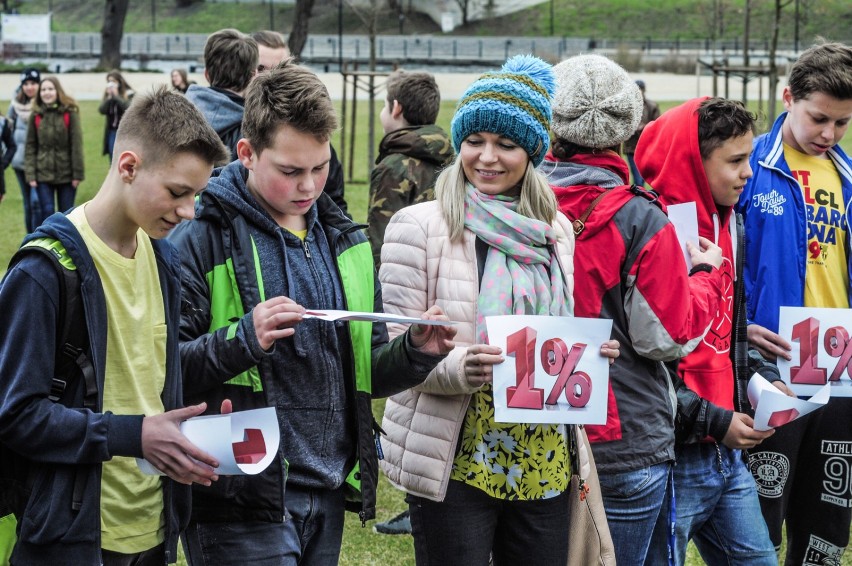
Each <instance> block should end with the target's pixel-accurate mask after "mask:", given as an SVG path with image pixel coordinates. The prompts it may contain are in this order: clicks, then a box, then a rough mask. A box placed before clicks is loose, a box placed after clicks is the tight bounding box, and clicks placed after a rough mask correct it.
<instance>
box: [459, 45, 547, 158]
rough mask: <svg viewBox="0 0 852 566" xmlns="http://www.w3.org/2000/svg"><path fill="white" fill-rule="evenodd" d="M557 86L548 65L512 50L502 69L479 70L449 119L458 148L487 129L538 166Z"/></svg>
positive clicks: (542, 156)
mask: <svg viewBox="0 0 852 566" xmlns="http://www.w3.org/2000/svg"><path fill="white" fill-rule="evenodd" d="M555 90H556V79H555V78H554V76H553V71H552V68H551V66H550V65H549V64H548V63H545V62H544V61H542V60H541V59H539V58H538V57H533V56H532V55H516V56H514V57H512V58H510V59H509V60H508V61H506V63H505V64H504V65H503V68H502V69H500V71H498V72H494V73H486V74H484V75H482V76H481V77H479V78H478V79H477V80H476V81H475V82H474V83H473V84H472V85H470V86H469V87H468V89H467V90H466V91H465V93H464V94H463V95H462V98H461V100H460V101H459V104H458V107H456V113H455V115H454V116H453V120H452V123H451V124H450V129H451V131H452V136H453V147H455V149H456V153H458V152H459V147H460V146H461V142H463V141H464V140H465V138H467V137H468V136H469V135H471V134H475V133H477V132H490V133H492V134H498V135H501V136H505V137H507V138H509V139H510V140H512V141H513V142H515V143H516V144H518V145H519V146H521V147H522V148H524V150H525V151H526V152H527V155H529V156H530V159H531V160H532V162H533V165H535V166H538V165H539V164H540V163H541V162H542V160H543V159H544V156H545V154H546V153H547V150H548V148H549V147H550V133H549V132H550V120H551V109H550V100H551V98H553V94H554V92H555Z"/></svg>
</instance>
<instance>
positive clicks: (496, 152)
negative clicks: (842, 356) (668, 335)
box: [379, 56, 618, 565]
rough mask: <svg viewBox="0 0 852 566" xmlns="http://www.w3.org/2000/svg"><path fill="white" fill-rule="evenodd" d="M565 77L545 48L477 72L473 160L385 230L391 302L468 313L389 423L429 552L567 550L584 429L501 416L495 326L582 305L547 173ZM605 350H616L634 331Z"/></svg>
mask: <svg viewBox="0 0 852 566" xmlns="http://www.w3.org/2000/svg"><path fill="white" fill-rule="evenodd" d="M553 88H554V79H553V74H552V71H551V68H550V65H548V64H547V63H545V62H543V61H541V60H540V59H537V58H535V57H530V56H518V57H513V58H512V59H510V60H509V61H507V62H506V64H505V65H504V66H503V68H502V69H501V71H499V72H496V73H488V74H486V75H483V76H482V77H480V79H478V80H477V81H476V82H474V83H473V84H472V85H471V86H470V87H469V88H468V90H467V91H466V93H465V94H464V95H463V97H462V99H461V102H460V103H459V106H458V108H457V110H456V114H455V116H454V118H453V121H452V136H453V143H454V146H455V149H456V152H457V154H458V156H457V158H456V159H455V161H454V162H453V164H452V165H450V166H449V167H448V168H447V169H446V170H445V171H443V172H442V173H441V175H440V176H439V178H438V180H437V182H436V191H435V192H436V200H435V201H433V202H427V203H423V204H418V205H414V206H411V207H408V208H404V209H402V210H401V211H399V212H398V213H397V214H396V215H394V217H393V218H392V220H391V222H390V224H389V225H388V228H387V231H386V233H385V241H384V242H385V243H384V247H383V248H382V266H381V270H380V274H379V277H380V279H381V282H382V288H383V293H384V306H385V310H386V312H393V313H399V314H408V315H411V314H414V313H416V312H418V311H419V312H423V311H422V309H423V308H424V307H425V308H428V307H429V306H432V305H439V306H440V307H441V308H442V309H443V310H444V312H446V313H447V315H448V316H449V317H450V319H451V320H455V321H459V322H460V324H459V326H458V334H457V336H456V344H457V347H456V348H455V349H454V350H453V351H452V352H451V353H450V354H449V355H448V356H447V358H446V359H445V360H444V361H442V362H440V363H439V364H438V366H437V367H436V368H435V369H434V370H433V371H432V372H431V373H430V374H429V376H428V378H427V379H426V381H425V382H424V383H423V385H421V386H418V387H416V388H413V389H409V390H407V391H404V392H403V393H400V394H398V395H395V396H393V397H391V398H390V399H389V400H388V402H387V405H386V409H385V416H384V419H383V421H382V428H383V429H384V431H385V432H386V437H385V438H384V439H383V442H382V448H383V452H384V460H383V461H382V462H381V466H382V469H383V470H384V471H385V473H386V475H387V476H388V478H389V479H390V480H391V482H392V483H393V484H395V485H396V486H398V487H400V488H401V489H404V490H405V491H406V492H407V493H408V495H407V497H406V500H407V502H408V504H409V510H410V514H411V524H412V534H413V535H414V547H415V554H416V560H417V563H418V564H436V565H437V564H441V565H447V564H483V565H484V564H488V561H489V557H493V561H494V564H496V565H499V564H510V563H519V562H521V561H526V562H529V563H531V564H566V562H567V557H568V545H567V544H566V543H565V540H567V539H566V535H567V532H568V528H569V522H570V517H569V513H568V500H567V495H568V493H569V492H568V487H569V484H570V478H571V462H570V455H569V441H568V438H569V434H568V433H569V432H570V431H569V430H568V429H567V428H566V427H565V426H563V425H528V424H505V423H496V422H495V421H494V418H493V415H494V411H493V402H492V390H491V380H492V375H493V367H494V365H496V364H499V363H502V362H503V360H504V355H503V351H502V350H501V349H500V348H499V347H497V346H494V345H489V344H488V336H487V333H486V328H485V323H484V317H485V316H488V315H501V314H536V315H553V316H570V315H571V314H572V312H573V298H572V287H573V270H574V267H573V260H572V256H573V251H574V238H573V235H572V231H571V224H570V223H569V222H568V220H567V218H566V217H565V216H563V215H562V214H561V213H559V212H558V210H557V203H556V199H555V197H554V195H553V192H552V191H551V190H550V188H549V186H548V185H547V182H546V180H545V179H544V178H543V177H542V176H540V175H539V174H538V173H537V172H536V170H535V167H536V166H537V165H538V164H539V163H541V160H542V159H543V158H544V155H545V153H546V152H547V148H548V146H549V135H548V130H549V127H550V116H551V111H550V98H551V96H552V94H553ZM403 330H404V328H403V327H401V326H399V325H397V326H392V325H389V331H390V333H391V334H399V333H401V332H402V331H403ZM601 353H602V354H603V355H605V356H608V357H611V358H614V357H616V356H617V355H618V343H617V342H614V341H610V342H607V343H606V344H605V345H604V346H603V347H602V348H601ZM495 439H499V441H496V442H495V441H494V440H495ZM486 445H487V446H488V449H487V450H483V449H482V447H483V446H486Z"/></svg>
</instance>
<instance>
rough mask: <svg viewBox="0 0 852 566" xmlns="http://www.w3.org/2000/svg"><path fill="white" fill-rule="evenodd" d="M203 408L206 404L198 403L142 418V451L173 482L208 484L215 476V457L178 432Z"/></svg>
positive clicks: (204, 408)
mask: <svg viewBox="0 0 852 566" xmlns="http://www.w3.org/2000/svg"><path fill="white" fill-rule="evenodd" d="M206 409H207V404H206V403H201V404H200V405H193V406H191V407H184V408H183V409H176V410H174V411H168V412H166V413H161V414H159V415H153V416H150V417H145V418H144V419H143V420H142V455H143V456H144V457H145V459H146V460H148V461H149V462H151V463H152V464H153V465H154V466H156V468H157V469H158V470H161V471H162V472H163V473H164V474H166V475H167V476H169V477H170V478H172V479H173V480H175V481H176V482H180V483H183V484H191V483H193V482H195V483H200V484H202V485H210V484H211V482H214V481H216V480H217V479H219V478H218V476H217V475H216V472H215V471H214V469H213V468H215V467H216V466H218V465H219V464H218V462H217V460H216V459H215V458H214V457H213V456H211V455H210V454H207V453H206V452H204V451H203V450H202V449H200V448H198V447H196V446H195V445H194V444H193V443H192V442H191V441H190V440H188V439H187V438H186V436H185V435H184V434H182V432H181V423H182V422H184V421H186V419H189V418H191V417H194V416H196V415H200V414H201V413H203V412H204V411H205V410H206Z"/></svg>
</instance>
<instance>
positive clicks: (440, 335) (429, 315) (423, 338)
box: [409, 305, 457, 355]
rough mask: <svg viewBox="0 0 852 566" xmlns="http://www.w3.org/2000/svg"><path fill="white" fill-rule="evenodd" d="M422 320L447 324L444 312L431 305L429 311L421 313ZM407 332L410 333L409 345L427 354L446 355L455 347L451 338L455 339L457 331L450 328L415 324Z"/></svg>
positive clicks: (447, 320)
mask: <svg viewBox="0 0 852 566" xmlns="http://www.w3.org/2000/svg"><path fill="white" fill-rule="evenodd" d="M422 318H423V319H424V320H435V321H440V322H449V319H448V318H447V316H446V315H445V314H444V311H443V310H441V307H439V306H437V305H432V307H430V308H429V310H427V311H426V312H424V313H423V316H422ZM409 332H410V333H411V344H412V345H413V346H414V347H415V348H417V349H418V350H420V351H421V352H425V353H427V354H434V355H446V354H449V353H450V352H451V351H452V350H453V348H455V347H456V343H455V342H453V338H455V337H456V332H457V330H456V329H455V328H453V327H452V326H438V325H432V324H415V325H414V326H412V327H411V330H409Z"/></svg>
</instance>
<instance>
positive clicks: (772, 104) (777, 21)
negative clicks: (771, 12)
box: [766, 0, 789, 128]
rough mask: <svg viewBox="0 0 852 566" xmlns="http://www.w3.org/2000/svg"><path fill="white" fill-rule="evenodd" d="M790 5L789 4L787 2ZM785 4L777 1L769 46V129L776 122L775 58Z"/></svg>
mask: <svg viewBox="0 0 852 566" xmlns="http://www.w3.org/2000/svg"><path fill="white" fill-rule="evenodd" d="M787 3H788V4H789V2H787ZM784 5H785V4H783V3H782V2H781V0H775V17H774V18H773V20H772V42H771V43H770V44H769V88H768V89H767V93H766V96H767V98H768V100H767V105H766V114H767V116H766V118H767V122H768V124H767V128H771V127H772V124H773V123H774V122H775V113H776V108H777V103H778V100H777V98H778V94H777V93H778V65H776V64H775V56H776V54H777V53H778V31H779V29H778V28H780V27H781V9H782V8H783V7H784Z"/></svg>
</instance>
